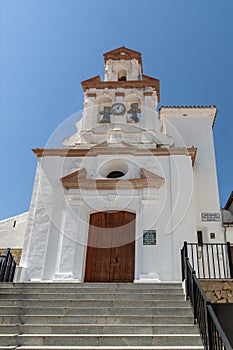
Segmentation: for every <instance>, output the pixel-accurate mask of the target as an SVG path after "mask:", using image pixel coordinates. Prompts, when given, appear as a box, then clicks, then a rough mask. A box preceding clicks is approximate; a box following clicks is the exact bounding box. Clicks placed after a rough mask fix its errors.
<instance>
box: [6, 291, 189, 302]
mask: <svg viewBox="0 0 233 350" xmlns="http://www.w3.org/2000/svg"><path fill="white" fill-rule="evenodd" d="M9 293H10V292H9ZM2 299H8V300H16V299H35V300H38V299H47V300H54V299H68V300H69V299H71V300H74V299H77V300H86V299H88V300H89V299H96V300H105V299H107V300H184V299H185V298H184V294H183V293H181V292H180V293H179V294H177V293H167V294H166V293H149V294H148V293H140V294H136V293H130V294H127V293H115V294H109V293H79V294H78V293H33V294H31V293H24V292H21V293H10V294H5V293H0V300H2Z"/></svg>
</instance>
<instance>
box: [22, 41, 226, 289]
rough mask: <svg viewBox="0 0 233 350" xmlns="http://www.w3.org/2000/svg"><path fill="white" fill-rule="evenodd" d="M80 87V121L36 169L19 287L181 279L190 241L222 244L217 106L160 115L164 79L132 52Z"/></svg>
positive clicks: (117, 53) (109, 57)
mask: <svg viewBox="0 0 233 350" xmlns="http://www.w3.org/2000/svg"><path fill="white" fill-rule="evenodd" d="M104 68H105V77H104V80H103V81H102V80H101V78H100V77H99V76H96V77H94V78H92V79H88V80H86V81H84V82H82V87H83V90H84V109H83V117H82V119H81V120H80V121H78V123H77V125H76V126H77V132H76V133H75V134H74V135H71V136H69V135H67V138H66V139H65V140H64V142H63V148H61V149H35V150H34V153H35V155H36V156H37V157H38V167H37V173H36V178H35V184H34V189H33V194H32V200H31V206H30V210H29V214H28V220H27V228H26V232H25V239H24V244H23V252H22V257H21V262H20V266H19V267H18V274H17V279H18V280H20V281H24V280H31V281H46V280H49V281H55V280H56V281H59V280H61V281H62V280H70V281H77V282H83V281H89V282H92V281H93V282H94V281H100V282H101V281H110V282H111V281H118V282H121V281H134V282H138V283H140V282H154V281H161V282H163V281H180V280H181V273H180V249H181V247H182V246H183V243H184V241H189V242H196V241H197V232H198V234H199V237H200V235H201V236H202V240H203V241H204V242H206V243H208V242H213V243H216V242H223V241H224V229H223V228H222V226H221V218H220V215H221V214H220V205H219V197H218V183H217V176H216V163H215V153H214V142H213V132H212V128H213V125H214V121H215V117H216V114H217V108H216V107H214V106H209V107H206V106H204V107H200V106H197V107H160V109H159V110H158V103H159V101H160V87H159V80H158V79H155V78H152V77H149V76H147V75H144V74H142V58H141V54H140V53H139V52H137V51H134V50H130V49H127V48H125V47H121V48H118V49H116V50H113V51H110V52H107V53H105V54H104Z"/></svg>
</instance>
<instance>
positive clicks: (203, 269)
mask: <svg viewBox="0 0 233 350" xmlns="http://www.w3.org/2000/svg"><path fill="white" fill-rule="evenodd" d="M201 260H202V271H203V277H204V278H205V266H204V265H205V261H204V254H203V244H202V245H201Z"/></svg>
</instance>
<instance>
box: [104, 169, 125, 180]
mask: <svg viewBox="0 0 233 350" xmlns="http://www.w3.org/2000/svg"><path fill="white" fill-rule="evenodd" d="M124 175H125V174H124V173H123V172H122V171H119V170H113V171H111V172H110V173H109V174H108V175H107V178H108V179H116V178H118V177H122V176H124Z"/></svg>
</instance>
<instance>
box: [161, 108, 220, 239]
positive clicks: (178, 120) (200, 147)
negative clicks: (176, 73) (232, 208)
mask: <svg viewBox="0 0 233 350" xmlns="http://www.w3.org/2000/svg"><path fill="white" fill-rule="evenodd" d="M210 109H211V108H210ZM197 110H198V113H197V112H196V115H195V113H193V116H192V115H189V116H187V117H184V116H182V114H181V112H180V111H179V110H178V108H177V110H175V111H172V108H171V109H170V110H169V108H167V109H166V108H165V109H164V110H163V111H162V120H163V123H164V129H165V130H166V132H167V133H168V134H169V135H170V136H172V137H173V138H174V139H175V145H176V146H177V147H184V146H186V147H190V146H194V147H196V148H197V156H196V160H195V165H194V199H195V213H196V214H195V215H196V228H197V230H202V231H203V235H204V237H203V239H204V242H206V243H216V242H223V241H224V231H223V228H222V226H221V220H220V221H218V222H202V221H201V213H220V203H219V194H218V182H217V174H216V161H215V150H214V140H213V131H212V123H213V118H212V116H211V113H210V112H209V111H206V108H203V110H202V111H200V110H201V108H199V109H197ZM211 232H214V233H215V234H216V238H215V239H210V233H211Z"/></svg>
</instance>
